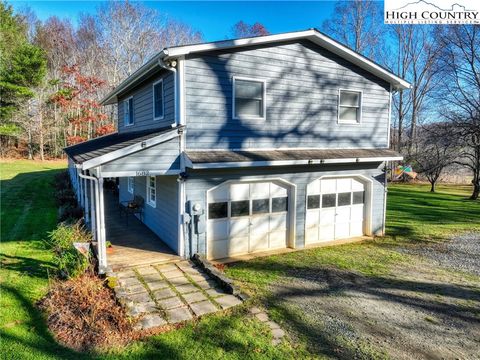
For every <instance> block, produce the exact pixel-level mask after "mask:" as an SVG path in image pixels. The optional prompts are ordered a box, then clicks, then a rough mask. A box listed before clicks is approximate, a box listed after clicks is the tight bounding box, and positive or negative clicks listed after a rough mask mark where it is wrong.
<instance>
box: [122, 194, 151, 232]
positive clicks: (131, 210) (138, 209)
mask: <svg viewBox="0 0 480 360" xmlns="http://www.w3.org/2000/svg"><path fill="white" fill-rule="evenodd" d="M144 203H145V200H144V199H143V197H141V196H140V195H135V196H134V197H133V200H129V201H122V202H120V213H124V214H125V215H126V217H127V225H128V215H130V214H133V215H135V214H139V215H140V220H142V221H143V205H144Z"/></svg>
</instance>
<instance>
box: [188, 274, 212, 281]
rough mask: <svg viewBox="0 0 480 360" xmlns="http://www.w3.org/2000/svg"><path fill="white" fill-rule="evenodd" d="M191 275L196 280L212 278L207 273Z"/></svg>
mask: <svg viewBox="0 0 480 360" xmlns="http://www.w3.org/2000/svg"><path fill="white" fill-rule="evenodd" d="M189 276H190V278H191V279H192V280H193V281H195V282H200V281H207V280H210V277H209V276H208V275H207V274H195V275H189Z"/></svg>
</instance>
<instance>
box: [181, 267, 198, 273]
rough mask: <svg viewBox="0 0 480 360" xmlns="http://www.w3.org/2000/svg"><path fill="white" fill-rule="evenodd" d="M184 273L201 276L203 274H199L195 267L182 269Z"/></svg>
mask: <svg viewBox="0 0 480 360" xmlns="http://www.w3.org/2000/svg"><path fill="white" fill-rule="evenodd" d="M182 270H183V271H184V272H186V273H187V274H188V275H202V274H203V272H201V271H200V270H199V269H198V268H197V267H191V268H182Z"/></svg>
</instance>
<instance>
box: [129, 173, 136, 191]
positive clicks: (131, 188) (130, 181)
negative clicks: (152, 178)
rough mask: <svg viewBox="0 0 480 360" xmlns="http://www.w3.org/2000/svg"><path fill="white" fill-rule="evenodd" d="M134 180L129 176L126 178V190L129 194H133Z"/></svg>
mask: <svg viewBox="0 0 480 360" xmlns="http://www.w3.org/2000/svg"><path fill="white" fill-rule="evenodd" d="M134 189H135V178H134V177H133V176H129V177H128V178H127V190H128V192H129V193H130V194H133V192H134V191H135V190H134Z"/></svg>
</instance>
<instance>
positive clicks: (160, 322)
mask: <svg viewBox="0 0 480 360" xmlns="http://www.w3.org/2000/svg"><path fill="white" fill-rule="evenodd" d="M166 324H167V321H166V320H165V319H164V318H163V317H161V316H160V315H159V314H151V315H145V316H144V317H143V318H142V319H141V320H140V321H139V322H138V323H137V325H135V329H137V330H142V329H143V330H145V329H151V328H154V327H158V326H164V325H166Z"/></svg>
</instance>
